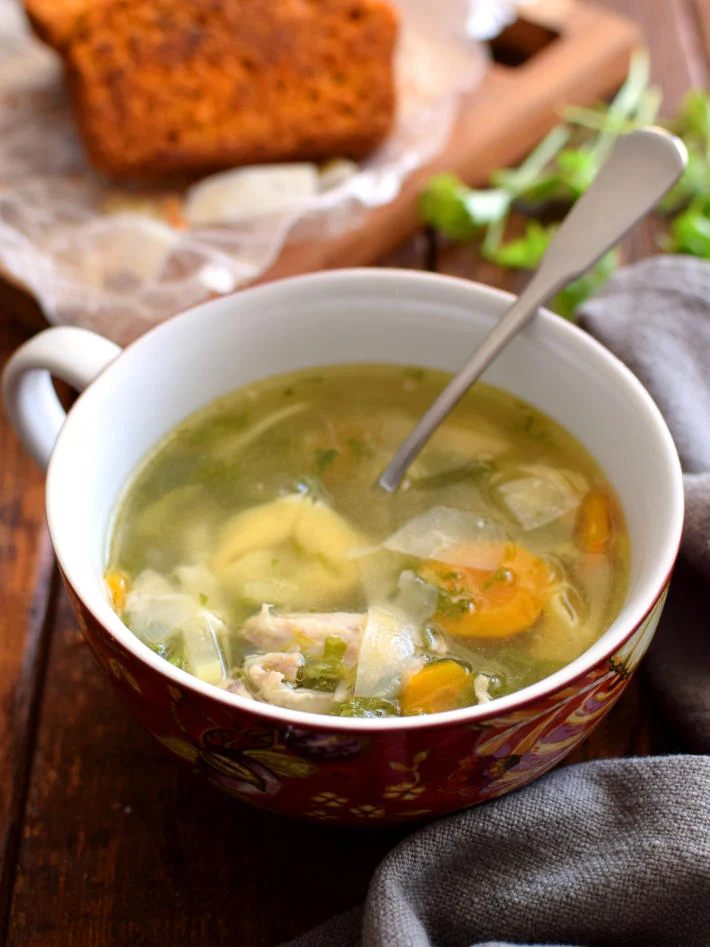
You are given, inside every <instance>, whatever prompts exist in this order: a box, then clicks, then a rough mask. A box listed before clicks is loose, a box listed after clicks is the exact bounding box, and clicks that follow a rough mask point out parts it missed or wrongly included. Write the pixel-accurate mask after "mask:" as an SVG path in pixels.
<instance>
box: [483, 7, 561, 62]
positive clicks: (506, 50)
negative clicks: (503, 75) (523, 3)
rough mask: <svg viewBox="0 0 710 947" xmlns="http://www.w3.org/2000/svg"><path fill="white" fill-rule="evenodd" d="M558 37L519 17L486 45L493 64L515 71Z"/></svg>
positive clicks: (552, 31) (551, 31) (552, 32)
mask: <svg viewBox="0 0 710 947" xmlns="http://www.w3.org/2000/svg"><path fill="white" fill-rule="evenodd" d="M559 37H560V34H559V33H557V32H555V30H552V29H550V28H549V27H548V26H543V25H542V23H535V22H533V21H532V20H527V19H525V17H524V16H521V17H519V18H518V19H517V20H516V21H515V23H511V24H510V26H508V27H506V29H504V30H503V32H502V33H500V34H499V35H498V36H496V38H495V39H492V40H491V41H490V42H489V44H488V45H489V47H490V50H491V54H492V56H493V61H494V62H496V63H498V65H500V66H505V67H506V68H508V69H517V68H519V67H520V66H524V65H525V64H526V63H527V62H529V61H530V60H531V59H533V58H534V57H535V56H537V55H538V53H541V52H542V51H543V50H544V49H546V48H547V47H548V46H549V45H550V43H554V42H555V40H556V39H559Z"/></svg>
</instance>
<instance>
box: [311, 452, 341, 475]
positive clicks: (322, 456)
mask: <svg viewBox="0 0 710 947" xmlns="http://www.w3.org/2000/svg"><path fill="white" fill-rule="evenodd" d="M339 456H340V451H339V450H336V449H335V448H334V447H331V448H329V449H324V448H320V447H319V448H318V450H317V451H316V453H315V462H316V472H317V473H318V476H319V477H322V476H323V474H324V473H325V472H326V470H327V469H328V468H329V467H330V466H331V465H332V464H333V463H335V461H336V460H337V459H338V457H339Z"/></svg>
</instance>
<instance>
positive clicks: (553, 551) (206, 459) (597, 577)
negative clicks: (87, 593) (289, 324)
mask: <svg viewBox="0 0 710 947" xmlns="http://www.w3.org/2000/svg"><path fill="white" fill-rule="evenodd" d="M448 377H449V376H447V375H446V374H444V373H442V372H437V371H429V370H426V371H425V370H423V369H413V368H402V367H401V366H369V365H367V366H362V365H360V366H337V367H331V368H326V369H321V370H318V371H307V372H299V373H296V374H291V375H288V376H280V377H277V378H271V379H268V380H266V381H263V382H260V383H258V384H255V385H252V386H250V387H248V388H245V389H242V390H240V391H237V392H236V393H234V394H232V395H229V396H228V397H226V398H224V399H222V400H220V401H218V402H215V403H214V404H212V405H210V406H209V407H207V408H206V409H204V410H202V411H200V412H199V413H197V414H195V415H193V416H192V417H190V418H189V419H188V420H186V421H185V422H184V423H182V424H181V425H180V426H179V427H177V428H176V429H175V430H174V431H173V432H172V433H171V434H170V435H169V436H168V437H167V438H165V439H164V440H163V441H162V442H161V443H160V444H159V445H158V446H157V448H156V449H155V450H154V451H153V452H152V454H151V455H150V456H149V457H148V458H147V460H146V461H145V462H144V463H143V465H142V466H141V468H140V469H139V470H138V472H137V473H136V474H135V475H134V477H133V478H132V480H131V482H130V483H129V485H128V488H127V490H126V493H125V497H124V498H123V500H122V502H121V504H120V506H119V509H118V513H117V516H116V521H115V527H114V530H113V536H112V542H111V547H110V561H109V565H108V568H107V573H106V583H107V588H108V590H109V593H110V595H111V598H112V601H113V603H114V606H115V608H116V610H117V611H118V613H119V614H120V615H121V617H122V618H123V620H124V621H125V622H126V624H127V625H128V627H129V628H131V629H132V630H133V631H134V632H135V634H136V635H137V636H138V637H139V638H140V639H141V640H142V641H143V642H144V643H145V644H146V645H148V647H150V648H152V649H153V650H154V651H155V652H157V653H158V654H159V655H161V656H162V657H163V658H165V660H167V661H170V662H171V663H172V664H174V665H176V666H178V667H181V668H183V669H184V670H186V671H189V672H190V673H192V674H194V675H196V676H197V677H199V678H201V679H202V680H204V681H207V682H208V683H210V684H214V685H217V686H219V687H223V688H227V689H228V690H230V691H233V692H234V693H237V694H240V695H242V696H248V697H252V698H254V699H256V700H261V701H266V702H268V703H270V704H275V705H277V706H279V707H285V708H289V709H295V710H305V711H311V712H314V713H322V714H335V715H341V716H357V717H372V716H385V715H399V714H421V713H435V712H438V711H445V710H451V709H454V708H458V707H463V706H467V705H471V704H476V703H482V702H485V701H489V700H491V699H493V698H496V697H499V696H501V695H503V694H508V693H511V692H512V691H515V690H518V689H519V688H521V687H524V686H526V685H528V684H531V683H533V682H534V681H538V680H540V679H541V678H543V677H545V676H547V675H548V674H550V673H552V672H553V671H555V670H557V669H559V668H561V667H562V666H563V665H565V664H567V663H568V662H570V661H571V660H573V659H574V658H576V657H577V656H578V655H580V654H581V653H582V652H583V651H585V650H586V649H587V648H588V647H589V646H590V644H592V642H593V641H595V640H596V639H597V638H598V637H599V636H600V635H601V634H602V633H603V632H604V631H605V630H606V628H607V627H608V626H609V624H610V623H611V621H612V620H613V619H614V617H615V616H616V614H617V612H618V610H619V608H620V606H621V603H622V600H623V597H624V594H625V590H626V583H627V577H628V571H629V552H628V541H627V534H626V529H625V525H624V519H623V515H622V513H621V510H620V507H619V504H618V502H617V499H616V497H615V496H614V494H613V491H612V490H611V487H610V486H609V484H608V482H607V481H606V479H605V477H604V474H603V473H602V471H601V470H600V468H599V466H598V465H597V464H596V463H595V461H594V460H593V459H592V457H591V456H590V455H589V454H588V453H587V452H586V451H585V449H584V448H583V447H582V446H581V445H580V444H579V443H578V442H577V441H576V440H575V439H574V438H573V437H572V436H571V435H570V434H569V433H568V432H567V431H565V430H564V429H563V428H561V427H560V426H559V425H558V424H556V423H555V422H553V421H552V420H550V419H549V418H548V417H546V416H545V415H543V414H541V413H540V412H539V411H537V410H535V409H534V408H532V407H531V406H530V405H528V404H526V403H524V402H521V401H519V400H517V399H515V398H514V397H512V396H511V395H509V394H506V393H504V392H501V391H498V390H496V389H493V388H490V387H486V386H484V385H477V386H475V388H474V389H473V390H472V391H471V392H470V393H469V394H468V396H467V397H466V398H465V399H464V400H463V402H462V403H461V404H460V405H459V407H458V408H457V409H456V410H455V412H454V413H453V414H452V415H451V417H450V419H449V420H448V422H447V423H446V425H445V426H444V427H443V428H442V429H441V430H440V431H439V432H438V433H437V434H436V436H435V437H434V438H433V440H432V441H431V442H430V444H429V445H428V446H427V448H426V449H425V450H424V451H423V453H422V454H421V456H420V458H419V459H418V460H417V461H416V462H415V463H414V465H413V466H412V467H411V468H410V471H409V474H408V477H407V479H406V480H405V482H404V483H403V485H402V487H401V488H400V490H399V491H398V492H397V493H395V494H394V495H389V494H386V493H385V492H384V491H382V490H379V489H375V488H374V487H373V484H374V482H375V480H376V478H377V476H378V474H379V473H380V472H381V471H382V469H383V468H384V467H385V466H386V464H387V463H388V462H389V460H390V459H391V457H392V455H393V452H394V450H395V449H396V448H397V447H398V446H399V445H400V443H401V442H402V440H403V439H404V437H405V436H406V435H407V434H408V433H409V431H410V430H411V428H412V426H413V425H414V424H415V422H416V421H417V420H418V418H419V417H420V416H421V415H422V413H423V412H424V411H425V409H426V408H427V407H428V406H429V405H430V404H431V402H432V401H433V399H434V398H435V397H436V395H437V394H438V393H439V392H440V391H441V389H442V388H443V387H444V385H445V384H446V382H447V381H448Z"/></svg>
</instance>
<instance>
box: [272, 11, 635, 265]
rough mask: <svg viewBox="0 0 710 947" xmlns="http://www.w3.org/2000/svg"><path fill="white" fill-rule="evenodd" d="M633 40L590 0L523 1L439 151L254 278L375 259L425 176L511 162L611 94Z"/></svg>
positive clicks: (477, 181) (411, 211)
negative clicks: (368, 206) (570, 113)
mask: <svg viewBox="0 0 710 947" xmlns="http://www.w3.org/2000/svg"><path fill="white" fill-rule="evenodd" d="M432 2H434V0H432ZM642 41H643V37H642V33H641V29H640V27H639V26H638V24H636V23H634V22H633V21H631V20H628V19H625V18H624V17H621V16H619V15H617V14H615V13H610V12H609V11H607V10H604V9H602V8H600V7H597V6H595V5H594V4H593V3H586V2H581V0H539V2H538V3H536V4H533V5H532V6H530V7H526V8H524V9H523V11H522V13H521V17H520V19H519V20H518V21H517V22H516V23H515V24H514V25H513V26H511V27H509V28H508V29H507V30H506V31H505V33H504V34H502V35H501V36H500V37H499V38H498V39H497V40H495V41H493V43H492V44H491V45H492V51H493V56H494V63H493V65H492V66H491V68H490V69H489V71H488V73H487V75H486V77H485V79H484V80H483V83H482V85H481V86H479V88H478V89H477V90H476V91H475V93H473V94H471V95H470V96H468V97H467V98H466V99H465V100H464V102H463V107H462V110H461V115H460V119H459V121H458V124H457V126H456V128H455V130H454V132H453V134H452V136H451V140H450V141H449V143H448V145H447V146H446V148H445V149H444V150H443V151H442V152H441V154H440V155H439V156H438V157H437V158H436V159H435V160H434V161H433V162H432V163H431V164H429V165H427V166H426V167H425V168H422V169H421V170H420V171H418V172H417V173H416V174H414V175H412V176H411V177H410V178H409V179H408V181H407V182H406V184H405V186H404V187H403V188H402V191H401V193H400V195H399V197H398V198H397V199H396V200H395V201H393V202H392V203H391V204H388V205H386V206H385V207H381V208H378V209H377V210H375V211H373V212H371V213H370V214H368V216H367V217H366V219H365V220H364V221H363V222H362V223H361V224H360V225H359V226H358V227H356V228H355V229H353V230H351V231H349V232H348V233H346V234H345V235H343V236H342V237H339V238H337V239H335V240H332V239H331V240H327V241H308V242H303V243H297V242H293V243H290V244H289V245H288V246H286V247H285V249H284V250H283V252H282V254H281V256H280V257H279V259H278V260H277V262H276V263H275V264H274V266H272V267H271V269H269V270H268V272H267V273H265V274H264V275H263V276H262V277H261V279H260V280H259V282H267V281H269V280H273V279H277V278H280V277H283V276H290V275H293V274H296V273H307V272H312V271H313V270H321V269H333V268H336V267H343V266H366V265H368V264H371V263H374V262H376V261H377V260H378V259H380V258H381V257H383V256H385V254H387V253H389V252H390V251H392V250H394V249H395V248H396V247H397V246H398V245H399V244H400V243H401V242H402V241H403V240H404V239H405V238H406V237H407V236H409V235H410V234H411V233H412V232H413V231H414V230H415V229H416V228H417V226H418V218H417V211H416V200H417V195H418V194H419V192H420V191H421V189H422V187H423V186H424V184H425V183H426V181H427V179H428V178H429V177H430V176H431V175H432V174H434V173H436V172H438V171H454V172H455V173H457V174H458V175H460V177H462V178H463V179H464V180H465V181H466V182H467V183H468V184H472V185H482V184H485V183H486V181H487V179H488V177H489V176H490V174H491V172H492V171H494V170H495V169H497V168H501V167H506V166H509V165H514V164H516V163H518V162H519V161H520V160H521V159H522V158H523V157H524V156H525V155H526V154H527V153H528V152H529V151H530V150H531V149H532V148H533V147H534V145H536V144H537V143H538V142H539V141H540V140H541V139H542V138H543V137H544V135H545V134H546V133H547V132H548V131H549V130H550V129H551V128H553V127H554V126H555V125H556V124H558V122H559V121H560V109H561V108H562V107H564V106H565V105H589V104H591V103H593V102H595V101H597V100H599V99H602V98H604V97H605V96H607V95H609V94H610V93H612V92H614V91H615V90H616V89H617V88H618V86H619V85H620V84H621V82H622V81H623V79H624V78H625V76H626V74H627V72H628V68H629V62H630V58H631V54H632V52H633V51H634V49H636V48H638V47H639V46H641V45H642Z"/></svg>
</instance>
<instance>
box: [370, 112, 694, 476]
mask: <svg viewBox="0 0 710 947" xmlns="http://www.w3.org/2000/svg"><path fill="white" fill-rule="evenodd" d="M687 160H688V156H687V152H686V150H685V146H684V145H683V143H682V141H681V140H680V139H679V138H676V137H675V136H674V135H671V134H670V133H668V132H665V131H663V130H662V129H659V128H644V129H640V130H638V131H634V132H631V133H630V134H628V135H625V136H623V137H622V138H620V139H619V140H618V141H617V143H616V145H615V146H614V150H613V151H612V153H611V155H610V157H609V160H608V161H607V162H606V164H605V165H604V167H603V168H602V169H601V171H600V172H599V173H598V174H597V176H596V178H595V179H594V182H593V184H592V185H591V187H590V188H589V189H588V190H587V191H586V193H585V194H583V195H582V197H581V198H580V199H579V200H578V201H577V203H576V204H575V205H574V207H573V208H572V210H571V211H570V212H569V214H568V215H567V217H566V218H565V220H564V221H563V223H562V225H561V226H560V228H559V229H558V231H557V233H556V234H555V236H554V237H553V238H552V240H551V241H550V245H549V247H548V248H547V252H546V253H545V256H544V257H543V259H542V262H541V264H540V267H539V269H538V270H537V272H536V273H535V275H534V276H533V278H532V279H531V280H530V282H529V283H528V285H527V287H526V289H525V290H524V291H523V293H521V295H520V296H519V297H518V299H517V300H516V301H515V302H514V303H513V304H512V305H511V307H510V308H509V309H508V310H507V311H506V312H505V313H504V314H503V315H502V316H501V318H500V320H499V321H498V323H497V325H496V326H495V327H494V328H493V329H492V330H491V331H490V332H489V334H488V335H487V336H486V337H485V339H484V340H483V342H482V344H481V345H480V347H479V348H478V349H477V350H476V352H475V353H474V355H473V357H472V358H471V359H470V361H469V362H468V363H467V364H466V365H465V366H464V367H463V368H462V369H461V371H460V372H459V373H458V374H457V375H456V376H455V378H454V379H453V380H452V381H451V382H450V383H449V384H448V385H447V386H446V388H445V389H444V390H443V391H442V393H441V394H440V395H439V397H438V398H437V399H436V401H435V402H434V403H433V404H432V406H431V407H430V408H429V410H428V411H427V412H426V414H424V416H423V417H422V419H421V420H420V421H419V423H418V424H417V426H416V427H415V428H414V430H413V431H412V432H411V434H410V435H409V436H408V437H407V439H406V440H405V441H404V443H403V444H402V446H401V447H400V449H399V450H398V451H397V453H396V454H395V456H394V459H393V460H392V462H391V463H390V465H389V466H388V467H387V469H386V470H385V471H384V473H383V474H382V476H381V477H380V479H379V480H378V481H377V482H378V485H379V486H380V487H382V488H383V489H384V490H387V491H388V492H389V493H392V492H393V491H394V490H396V489H397V487H398V486H399V484H400V481H401V480H402V477H403V476H404V474H405V473H406V471H407V468H408V467H409V465H410V464H411V463H412V461H413V460H414V458H415V457H416V456H417V455H418V454H419V452H420V451H421V449H422V448H423V447H424V445H425V444H426V443H427V441H428V440H429V438H430V437H431V436H432V434H433V433H434V431H436V429H437V428H438V427H439V425H440V424H441V422H442V421H443V420H444V418H446V416H447V415H448V414H449V412H450V411H451V410H452V408H454V406H455V405H456V404H457V403H458V402H459V401H460V399H461V398H462V397H463V395H464V394H465V393H466V392H467V391H468V389H469V388H470V387H471V385H472V384H473V383H474V382H475V381H476V380H477V379H478V378H479V377H480V375H482V374H483V372H484V371H485V370H486V368H488V366H489V365H490V363H491V362H492V361H493V359H494V358H495V357H496V356H497V355H498V353H499V352H500V351H501V350H502V349H503V348H505V346H506V345H507V344H508V342H510V340H511V339H512V338H513V336H514V335H516V333H517V332H518V331H519V330H520V329H521V328H522V327H523V326H524V325H525V324H526V323H527V322H529V321H530V320H531V319H532V318H533V316H535V315H536V313H537V311H538V309H539V308H540V307H541V306H542V305H544V304H545V303H546V302H547V301H548V300H549V299H550V298H551V297H552V296H554V295H555V294H556V293H558V292H559V291H560V290H561V289H563V288H564V286H566V285H567V284H568V283H570V282H572V280H575V279H577V277H579V276H581V275H582V273H584V272H586V270H588V269H589V268H590V267H591V266H593V265H594V264H595V263H596V262H597V260H599V259H600V258H601V257H602V256H604V254H605V253H607V252H608V251H609V250H610V249H611V248H612V247H613V246H614V245H615V244H616V243H618V242H619V241H620V240H621V239H622V238H623V237H624V236H625V235H626V233H628V231H629V230H631V228H632V227H633V226H634V225H635V224H636V223H638V221H639V220H641V218H643V217H644V216H645V215H646V214H647V213H648V212H649V211H651V210H652V209H653V208H654V207H655V206H656V204H657V203H658V201H659V200H660V199H661V198H662V197H663V195H664V194H665V193H666V192H667V191H669V190H670V188H671V187H672V186H673V185H674V184H675V183H676V181H677V180H678V179H679V177H680V176H681V174H682V173H683V169H684V168H685V165H686V163H687Z"/></svg>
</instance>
